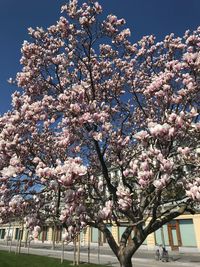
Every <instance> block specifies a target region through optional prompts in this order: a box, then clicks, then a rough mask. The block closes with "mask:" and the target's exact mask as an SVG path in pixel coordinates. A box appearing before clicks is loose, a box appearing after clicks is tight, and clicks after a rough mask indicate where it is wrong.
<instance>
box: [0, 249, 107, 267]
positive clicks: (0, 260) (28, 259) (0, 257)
mask: <svg viewBox="0 0 200 267" xmlns="http://www.w3.org/2000/svg"><path fill="white" fill-rule="evenodd" d="M72 266H73V265H72V263H71V262H70V261H66V260H65V261H64V262H63V263H62V264H61V263H60V259H54V258H49V257H45V256H36V255H27V254H15V253H13V252H11V253H9V252H7V251H0V267H72ZM79 266H82V267H83V266H84V267H102V265H96V264H86V263H84V264H81V265H79Z"/></svg>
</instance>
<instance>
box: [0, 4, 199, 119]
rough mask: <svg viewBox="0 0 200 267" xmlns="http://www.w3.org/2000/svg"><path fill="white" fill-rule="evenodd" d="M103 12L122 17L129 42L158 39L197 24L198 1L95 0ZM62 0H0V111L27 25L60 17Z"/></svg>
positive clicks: (11, 88)
mask: <svg viewBox="0 0 200 267" xmlns="http://www.w3.org/2000/svg"><path fill="white" fill-rule="evenodd" d="M99 2H100V4H102V6H103V7H104V10H105V13H112V14H116V15H117V16H118V17H120V18H122V17H123V18H125V19H126V21H127V26H128V27H129V28H130V29H131V32H132V37H131V38H132V41H133V42H136V41H137V40H138V39H139V38H141V37H142V36H143V35H148V34H154V35H155V36H157V38H158V40H161V39H162V38H163V37H164V36H165V35H167V34H169V33H170V32H174V33H175V34H176V35H178V36H181V35H183V33H184V32H185V30H187V29H192V30H193V29H195V28H197V27H198V26H199V25H200V15H199V11H200V0H99ZM65 3H66V1H62V0H32V1H30V0H0V36H1V41H0V114H2V113H4V112H6V111H7V110H8V109H9V108H10V102H11V94H12V92H14V91H15V90H16V88H15V87H14V86H11V85H9V84H8V83H7V79H8V78H9V77H15V74H16V73H17V72H18V71H20V69H21V66H20V64H19V60H20V49H21V45H22V43H23V41H24V40H28V38H29V37H28V34H27V28H28V27H33V28H34V27H36V26H42V27H47V26H49V25H52V24H53V23H54V22H56V20H58V18H59V16H60V6H61V5H62V4H65Z"/></svg>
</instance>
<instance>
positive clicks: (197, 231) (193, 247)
mask: <svg viewBox="0 0 200 267" xmlns="http://www.w3.org/2000/svg"><path fill="white" fill-rule="evenodd" d="M126 225H127V224H126V222H124V223H123V224H122V225H121V226H120V227H118V226H116V225H112V226H111V225H110V226H109V225H108V228H109V230H110V231H111V232H112V234H113V236H114V238H115V240H116V241H117V242H119V240H120V237H121V235H122V233H123V231H124V230H125V228H126ZM64 233H65V229H62V227H61V226H57V227H56V228H53V227H51V226H48V225H47V226H43V227H42V231H41V233H40V235H39V237H38V238H37V239H35V240H33V241H31V242H34V243H37V242H40V243H41V242H44V243H53V242H55V243H59V242H61V241H62V237H63V235H64ZM11 239H12V240H15V241H17V240H19V239H21V240H22V241H24V242H26V241H27V239H28V232H27V230H26V229H24V228H23V226H22V225H20V224H18V223H14V224H12V225H8V224H7V225H0V241H3V240H11ZM80 242H81V245H82V246H87V245H88V243H90V244H91V245H100V246H106V245H107V242H106V239H105V237H104V236H103V234H102V233H101V232H100V231H99V230H98V229H96V228H87V229H86V230H85V231H83V232H82V233H81V234H80ZM160 245H162V246H165V247H166V248H167V249H168V250H169V251H170V250H179V251H188V252H200V214H196V215H190V214H184V215H181V216H179V217H177V218H176V219H174V220H173V221H171V222H170V223H168V224H166V225H164V226H163V227H162V228H160V229H159V230H157V231H156V232H155V233H152V234H150V235H149V236H148V237H147V239H146V240H145V241H144V243H143V245H142V246H141V248H140V249H147V250H155V249H156V247H157V246H160Z"/></svg>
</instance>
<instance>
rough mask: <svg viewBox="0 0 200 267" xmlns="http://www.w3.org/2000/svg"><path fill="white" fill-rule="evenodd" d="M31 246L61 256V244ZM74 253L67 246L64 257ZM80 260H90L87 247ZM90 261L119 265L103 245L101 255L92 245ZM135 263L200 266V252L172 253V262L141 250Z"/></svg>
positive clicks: (139, 266) (156, 266)
mask: <svg viewBox="0 0 200 267" xmlns="http://www.w3.org/2000/svg"><path fill="white" fill-rule="evenodd" d="M31 246H32V247H31V248H30V250H29V253H30V254H36V255H43V256H49V257H55V258H61V254H62V253H61V250H60V248H61V247H60V246H59V245H57V246H56V249H55V250H52V249H51V246H50V245H49V244H32V245H31ZM0 249H1V250H7V251H8V250H9V246H6V244H5V242H4V243H0ZM11 250H12V251H15V246H12V247H11ZM21 252H22V253H28V249H27V248H24V247H22V248H21ZM73 255H74V253H73V247H72V246H67V247H66V248H65V252H64V258H65V259H67V260H72V261H73ZM80 260H81V262H88V253H87V248H86V247H81V254H80ZM90 262H91V263H100V264H102V265H104V266H114V267H119V263H118V261H117V259H116V257H115V256H114V255H113V253H112V252H111V251H110V249H109V248H108V247H101V248H100V254H99V256H98V248H97V247H91V253H90ZM133 265H134V267H200V255H199V254H198V253H193V254H191V253H190V254H189V253H187V254H186V253H183V254H180V253H173V255H171V254H170V262H161V261H159V262H158V261H156V260H155V259H154V252H151V251H146V250H144V251H143V250H140V251H138V252H137V253H136V254H135V257H134V258H133ZM2 267H3V266H2ZM13 267H14V266H13Z"/></svg>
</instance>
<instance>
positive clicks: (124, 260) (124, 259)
mask: <svg viewBox="0 0 200 267" xmlns="http://www.w3.org/2000/svg"><path fill="white" fill-rule="evenodd" d="M131 258H132V257H130V256H129V255H121V256H120V258H119V261H120V267H133V265H132V261H131Z"/></svg>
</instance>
